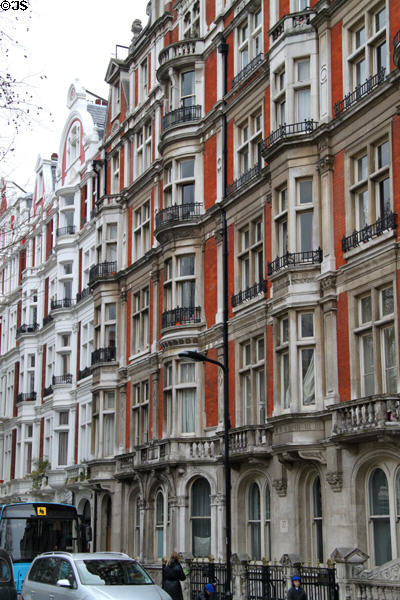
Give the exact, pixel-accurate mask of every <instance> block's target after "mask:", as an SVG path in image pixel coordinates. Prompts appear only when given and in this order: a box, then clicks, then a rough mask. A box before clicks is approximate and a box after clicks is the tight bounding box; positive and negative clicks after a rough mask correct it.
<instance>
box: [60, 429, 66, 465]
mask: <svg viewBox="0 0 400 600" xmlns="http://www.w3.org/2000/svg"><path fill="white" fill-rule="evenodd" d="M67 462H68V431H60V433H59V434H58V464H59V465H66V464H67Z"/></svg>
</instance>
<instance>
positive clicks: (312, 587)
mask: <svg viewBox="0 0 400 600" xmlns="http://www.w3.org/2000/svg"><path fill="white" fill-rule="evenodd" d="M298 574H299V576H300V577H301V585H302V587H303V588H304V590H305V592H306V594H307V598H309V600H338V598H339V596H338V586H337V585H336V570H335V569H334V568H327V567H304V566H301V567H300V568H299V573H298Z"/></svg>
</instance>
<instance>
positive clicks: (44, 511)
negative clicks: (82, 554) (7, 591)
mask: <svg viewBox="0 0 400 600" xmlns="http://www.w3.org/2000/svg"><path fill="white" fill-rule="evenodd" d="M79 532H80V528H79V520H78V513H77V510H76V508H75V506H71V505H69V504H55V503H51V502H18V503H15V504H3V505H2V506H1V507H0V548H3V549H4V550H6V551H7V552H8V553H9V554H10V556H11V558H12V561H13V568H14V579H15V585H16V587H17V592H18V593H19V594H20V593H21V588H22V584H23V581H24V579H25V575H26V573H27V571H28V569H29V567H30V565H31V562H32V560H33V559H34V558H35V556H37V555H38V554H41V553H42V552H49V551H51V550H63V551H68V552H78V551H80V550H81V544H80V540H79V537H80V536H79Z"/></svg>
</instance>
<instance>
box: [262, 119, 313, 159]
mask: <svg viewBox="0 0 400 600" xmlns="http://www.w3.org/2000/svg"><path fill="white" fill-rule="evenodd" d="M317 127H318V122H317V121H314V119H305V120H304V121H301V122H300V123H289V124H287V123H283V124H282V125H279V127H278V128H277V129H275V130H274V131H271V133H270V134H269V136H268V137H267V138H265V140H263V141H262V142H260V152H261V154H262V153H263V152H265V151H266V150H268V149H269V148H270V147H271V146H272V145H273V144H275V143H276V142H278V141H279V140H280V139H284V138H286V137H288V136H292V135H297V134H299V133H312V132H313V131H314V129H316V128H317Z"/></svg>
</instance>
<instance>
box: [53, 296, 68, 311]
mask: <svg viewBox="0 0 400 600" xmlns="http://www.w3.org/2000/svg"><path fill="white" fill-rule="evenodd" d="M73 305H74V301H73V300H72V298H62V299H61V300H55V299H53V300H51V302H50V306H51V310H57V309H60V308H71V306H73Z"/></svg>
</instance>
